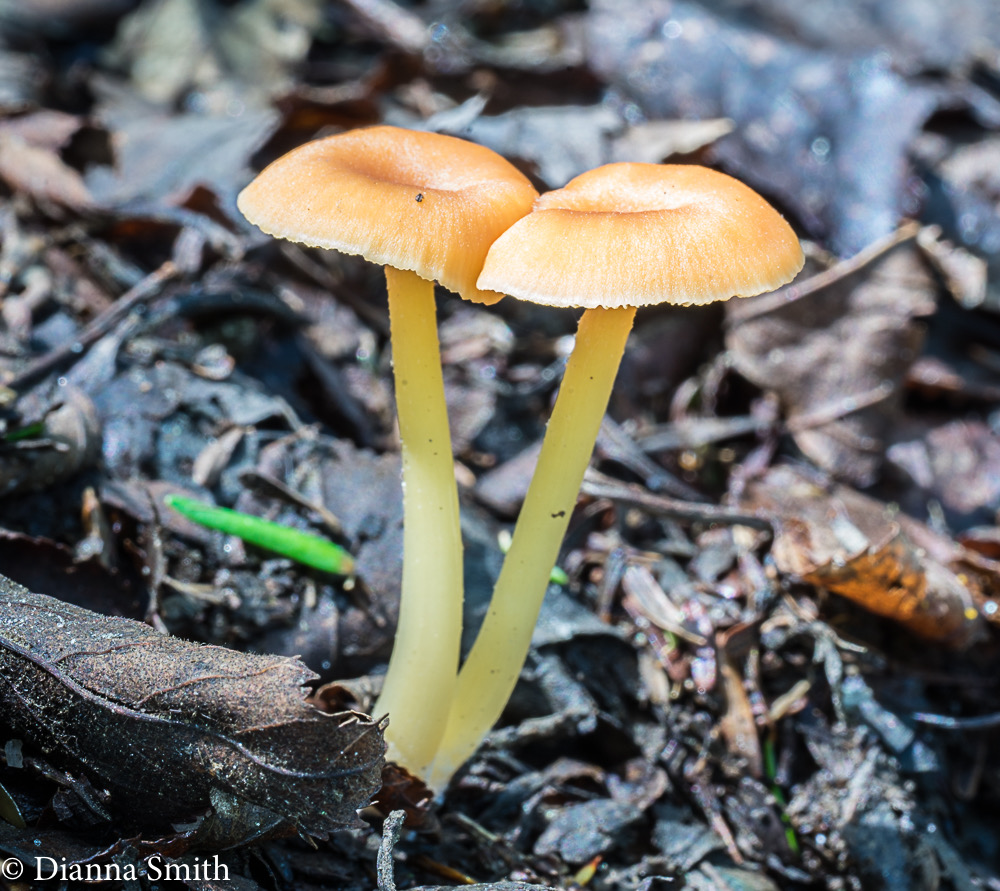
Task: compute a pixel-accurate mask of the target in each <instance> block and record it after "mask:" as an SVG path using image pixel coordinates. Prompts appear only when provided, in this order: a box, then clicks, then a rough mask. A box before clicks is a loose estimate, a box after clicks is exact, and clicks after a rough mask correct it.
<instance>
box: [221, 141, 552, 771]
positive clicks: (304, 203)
mask: <svg viewBox="0 0 1000 891" xmlns="http://www.w3.org/2000/svg"><path fill="white" fill-rule="evenodd" d="M536 195H537V193H536V192H535V190H534V188H533V187H532V186H531V184H530V183H529V182H528V180H527V178H526V177H524V176H523V175H522V174H521V173H519V172H518V171H517V170H516V169H515V168H514V167H513V166H512V165H511V164H510V163H508V162H507V161H506V160H504V159H503V158H502V157H500V156H499V155H498V154H496V153H495V152H493V151H491V150H490V149H487V148H484V147H482V146H479V145H475V144H474V143H470V142H466V141H465V140H461V139H456V138H454V137H451V136H441V135H438V134H434V133H422V132H416V131H411V130H402V129H399V128H396V127H372V128H369V129H360V130H353V131H349V132H346V133H342V134H338V135H336V136H330V137H327V138H325V139H319V140H316V141H315V142H310V143H307V144H306V145H303V146H300V147H299V148H297V149H295V150H293V151H291V152H289V153H288V154H287V155H284V156H283V157H281V158H279V159H278V160H277V161H275V162H274V163H273V164H271V165H270V166H269V167H267V168H266V169H265V170H264V171H263V172H262V173H261V174H260V175H259V176H258V177H257V178H256V179H255V180H254V181H253V182H252V183H251V184H250V185H249V186H247V187H246V189H244V190H243V192H241V193H240V195H239V198H238V202H237V203H238V206H239V209H240V211H241V212H242V213H243V214H244V216H246V217H247V219H248V220H250V221H251V222H252V223H255V224H256V225H257V226H259V227H260V228H261V229H262V230H263V231H265V232H267V233H268V234H270V235H275V236H277V237H279V238H286V239H289V240H291V241H297V242H301V243H304V244H307V245H311V246H313V247H321V248H331V249H333V250H338V251H342V252H344V253H348V254H360V255H362V256H363V257H365V258H367V259H368V260H371V261H373V262H376V263H381V264H383V265H384V266H385V273H386V281H387V284H388V292H389V320H390V336H391V339H392V352H393V369H394V374H395V382H396V409H397V414H398V418H399V432H400V440H401V447H402V462H403V488H404V508H403V514H404V521H403V522H404V528H403V581H402V591H401V594H400V607H399V624H398V627H397V630H396V639H395V643H394V646H393V652H392V657H391V659H390V662H389V669H388V673H387V675H386V678H385V683H384V686H383V690H382V694H381V696H380V698H379V700H378V702H377V703H376V711H377V712H378V713H380V714H382V713H385V712H388V713H389V715H390V720H391V724H390V727H389V731H388V732H387V734H386V740H387V742H388V743H389V752H390V757H392V758H394V759H395V760H396V761H398V762H399V763H401V764H404V765H405V766H407V767H408V768H409V769H410V770H412V771H414V772H416V773H422V772H423V771H424V770H425V769H426V767H427V765H428V764H429V762H430V760H431V757H432V755H433V753H434V750H435V748H436V745H437V742H438V740H439V738H440V735H441V733H442V732H443V729H444V721H445V717H446V715H447V713H448V708H449V705H450V702H451V696H452V693H453V690H454V685H455V676H456V673H457V670H458V659H459V645H460V639H461V623H462V597H463V592H462V581H463V580H462V539H461V531H460V528H459V512H458V490H457V486H456V483H455V470H454V459H453V456H452V450H451V436H450V434H449V430H448V418H447V414H446V409H445V401H444V383H443V379H442V372H441V360H440V349H439V344H438V336H437V326H436V320H435V304H434V284H433V283H434V281H438V282H440V283H441V284H442V285H444V287H446V288H448V289H450V290H452V291H456V292H458V293H459V294H460V295H461V296H462V297H465V298H467V299H470V300H474V301H477V302H481V303H493V302H495V301H496V300H499V299H500V297H501V295H500V294H498V293H496V292H491V291H484V290H480V289H479V288H478V287H477V286H476V279H477V277H478V276H479V273H480V271H481V269H482V264H483V260H484V258H485V256H486V252H487V250H488V249H489V247H490V245H491V244H492V243H493V241H494V240H495V239H496V238H497V236H499V235H500V233H502V232H503V231H505V230H506V229H507V228H508V227H509V226H510V225H511V224H512V223H514V222H515V221H516V220H518V219H519V218H520V217H522V216H524V215H525V214H526V213H528V211H529V210H530V209H531V203H532V201H533V199H534V198H535V197H536Z"/></svg>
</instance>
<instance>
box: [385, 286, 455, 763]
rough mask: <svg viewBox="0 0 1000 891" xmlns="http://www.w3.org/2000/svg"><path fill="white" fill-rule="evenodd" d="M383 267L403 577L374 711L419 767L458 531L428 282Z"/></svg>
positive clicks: (403, 759)
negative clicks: (399, 461)
mask: <svg viewBox="0 0 1000 891" xmlns="http://www.w3.org/2000/svg"><path fill="white" fill-rule="evenodd" d="M385 276H386V282H387V284H388V290H389V324H390V329H391V331H390V333H391V336H392V351H393V373H394V375H395V382H396V411H397V415H398V418H399V435H400V440H401V445H402V456H403V582H402V592H401V594H400V604H399V624H398V626H397V629H396V641H395V644H394V646H393V650H392V657H391V658H390V660H389V669H388V672H387V674H386V676H385V683H384V685H383V687H382V694H381V696H379V699H378V702H377V703H376V704H375V708H374V714H377V715H381V714H385V713H386V712H388V714H389V720H390V723H389V728H388V730H387V731H386V742H387V743H388V746H389V750H388V757H389V758H390V759H392V760H394V761H397V762H398V763H400V764H403V765H404V766H405V767H407V768H408V769H409V770H410V771H412V772H413V773H416V774H419V775H424V774H425V773H426V769H427V767H428V765H429V764H430V762H431V759H432V758H433V756H434V752H435V750H436V749H437V746H438V743H439V741H440V739H441V735H442V733H443V731H444V726H445V721H446V719H447V715H448V710H449V707H450V704H451V699H452V694H453V692H454V689H455V676H456V673H457V671H458V658H459V646H460V642H461V635H462V534H461V529H460V526H459V511H458V488H457V486H456V483H455V465H454V459H453V457H452V451H451V433H450V432H449V429H448V415H447V411H446V408H445V400H444V379H443V376H442V373H441V353H440V346H439V344H438V335H437V324H436V315H435V305H434V283H433V282H430V281H427V280H425V279H422V278H420V277H419V276H418V275H416V274H415V273H413V272H406V271H402V270H399V269H394V268H392V267H390V266H387V267H386V270H385Z"/></svg>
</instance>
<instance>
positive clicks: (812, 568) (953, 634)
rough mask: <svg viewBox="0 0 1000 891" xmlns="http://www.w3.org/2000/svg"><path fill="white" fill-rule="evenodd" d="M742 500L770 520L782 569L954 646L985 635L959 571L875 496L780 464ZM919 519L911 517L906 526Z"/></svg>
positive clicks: (775, 550)
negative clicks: (828, 483) (920, 545)
mask: <svg viewBox="0 0 1000 891" xmlns="http://www.w3.org/2000/svg"><path fill="white" fill-rule="evenodd" d="M742 503H743V505H744V507H747V508H751V509H756V510H757V511H759V512H762V513H765V514H766V515H768V516H769V517H770V518H771V519H772V522H773V523H774V526H775V539H774V544H773V545H772V554H773V556H774V561H775V564H776V565H777V567H778V569H779V570H780V571H781V572H784V573H788V574H790V575H793V576H797V577H798V578H801V579H802V580H803V581H806V582H809V583H811V584H814V585H817V586H819V587H821V588H826V589H828V590H830V591H833V592H835V593H837V594H840V595H841V596H842V597H846V598H848V599H849V600H852V601H854V602H855V603H857V604H859V605H860V606H862V607H864V608H865V609H867V610H869V611H871V612H873V613H875V614H877V615H880V616H884V617H886V618H888V619H893V620H894V621H896V622H899V623H901V624H902V625H905V626H906V627H907V628H909V629H910V630H911V631H912V632H914V633H915V634H918V635H920V636H921V637H923V638H925V639H927V640H932V641H936V642H940V643H944V644H947V645H948V646H951V647H955V648H956V649H958V648H961V647H964V646H966V645H967V644H969V643H970V642H972V641H973V640H974V639H975V638H976V637H977V636H978V635H979V634H981V632H982V619H981V618H980V615H979V611H978V610H977V608H976V605H975V603H974V598H973V594H972V592H971V591H970V590H969V589H968V588H967V587H966V585H965V583H964V582H963V579H962V577H961V576H960V575H958V574H956V573H955V572H953V571H952V570H951V569H950V568H949V567H947V566H945V565H944V564H942V563H940V562H938V561H937V560H936V559H934V557H933V556H931V555H930V554H928V553H927V552H926V551H925V550H923V549H922V548H918V547H917V546H915V545H914V544H913V540H912V534H908V532H907V531H904V529H903V526H902V523H901V522H899V521H897V520H896V518H895V517H894V516H893V515H892V514H891V512H889V510H888V509H887V508H886V506H885V505H884V504H882V503H880V502H878V501H876V500H875V499H873V498H869V497H868V496H866V495H862V494H861V493H860V492H857V491H855V490H853V489H850V488H848V487H847V486H830V487H828V486H824V485H823V484H822V482H821V481H819V480H817V479H814V478H812V477H810V476H808V475H807V474H806V473H805V472H804V471H801V470H798V469H796V468H793V467H790V466H778V467H774V468H771V470H769V471H768V472H767V474H766V475H765V476H764V477H763V478H762V479H760V480H756V481H754V482H752V483H750V484H749V485H748V486H747V488H746V491H745V493H744V496H743V499H742ZM920 525H921V524H919V523H917V522H916V521H915V520H912V519H909V518H907V521H906V526H907V529H908V530H911V529H913V528H914V527H919V526H920Z"/></svg>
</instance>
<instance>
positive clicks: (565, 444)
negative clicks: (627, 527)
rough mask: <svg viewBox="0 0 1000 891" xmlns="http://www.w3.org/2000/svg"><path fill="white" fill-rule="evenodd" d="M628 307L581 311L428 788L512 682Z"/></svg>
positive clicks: (448, 772)
mask: <svg viewBox="0 0 1000 891" xmlns="http://www.w3.org/2000/svg"><path fill="white" fill-rule="evenodd" d="M634 316H635V309H634V308H632V307H627V308H621V309H588V310H587V311H586V312H584V314H583V317H582V318H581V319H580V326H579V329H578V331H577V336H576V346H575V347H574V349H573V354H572V355H571V356H570V359H569V362H568V363H567V365H566V371H565V374H564V375H563V381H562V386H561V387H560V389H559V395H558V397H557V398H556V404H555V407H554V408H553V410H552V417H551V418H550V419H549V423H548V428H547V429H546V432H545V439H544V441H543V442H542V450H541V453H540V454H539V456H538V465H537V466H536V468H535V473H534V475H533V476H532V479H531V485H530V486H529V487H528V492H527V495H526V496H525V499H524V504H523V505H522V507H521V512H520V515H519V516H518V519H517V525H516V526H515V528H514V536H513V540H512V542H511V546H510V550H509V551H508V552H507V556H506V558H505V559H504V563H503V567H502V569H501V570H500V577H499V578H498V579H497V583H496V587H495V588H494V589H493V597H492V599H491V601H490V607H489V611H488V612H487V614H486V618H485V619H484V620H483V624H482V627H481V628H480V630H479V634H478V636H477V637H476V642H475V644H473V647H472V650H471V651H470V652H469V656H468V658H467V659H466V660H465V663H464V664H463V665H462V669H461V671H460V672H459V675H458V686H457V688H456V690H455V698H454V701H453V703H452V706H451V711H450V712H449V713H448V723H447V726H446V728H445V731H444V736H443V737H442V740H441V745H440V748H439V749H438V753H437V755H436V757H435V759H434V763H433V765H432V766H431V773H430V776H429V778H428V780H429V783H430V786H431V787H432V788H434V789H442V788H444V786H446V785H447V783H448V780H449V779H450V778H451V776H452V774H453V773H454V772H455V771H456V770H457V769H458V768H459V767H460V766H461V765H462V763H463V762H464V761H466V760H467V759H468V758H469V757H470V756H471V755H472V754H473V753H474V752H475V750H476V748H477V747H478V746H479V744H480V743H481V742H482V740H483V738H484V737H485V736H486V734H487V732H489V730H490V728H491V727H492V726H493V724H494V723H495V722H496V720H497V719H498V718H499V717H500V714H501V713H502V712H503V708H504V706H505V705H506V703H507V700H508V699H509V698H510V694H511V692H512V691H513V689H514V686H515V684H516V683H517V679H518V676H519V675H520V673H521V666H522V665H523V664H524V661H525V658H526V657H527V655H528V649H529V647H530V645H531V636H532V632H533V630H534V627H535V622H536V621H537V619H538V613H539V611H540V610H541V607H542V600H543V598H544V597H545V591H546V589H547V587H548V579H549V574H550V573H551V571H552V567H553V566H554V565H555V562H556V559H557V558H558V556H559V547H560V545H561V544H562V540H563V537H564V536H565V534H566V528H567V526H568V525H569V519H570V515H571V514H572V513H573V508H574V506H575V505H576V498H577V494H578V493H579V491H580V484H581V483H582V482H583V474H584V472H585V471H586V469H587V465H588V463H589V462H590V456H591V453H592V452H593V449H594V443H595V442H596V440H597V432H598V430H599V429H600V426H601V421H602V420H603V418H604V412H605V410H606V409H607V405H608V400H609V399H610V397H611V388H612V386H613V384H614V381H615V376H616V375H617V373H618V366H619V364H620V363H621V358H622V355H623V354H624V352H625V341H626V340H627V339H628V334H629V331H630V330H631V328H632V320H633V318H634Z"/></svg>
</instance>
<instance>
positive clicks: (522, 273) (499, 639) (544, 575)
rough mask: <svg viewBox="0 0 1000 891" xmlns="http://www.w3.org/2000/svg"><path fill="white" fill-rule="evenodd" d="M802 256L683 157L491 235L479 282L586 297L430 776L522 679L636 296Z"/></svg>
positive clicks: (710, 296)
mask: <svg viewBox="0 0 1000 891" xmlns="http://www.w3.org/2000/svg"><path fill="white" fill-rule="evenodd" d="M802 264H803V257H802V250H801V248H800V246H799V242H798V239H797V238H796V237H795V234H794V232H792V229H791V227H790V226H789V225H788V224H787V223H786V222H785V221H784V219H783V218H782V217H781V216H780V215H779V214H778V213H777V211H775V210H774V208H772V207H771V206H770V205H769V204H768V203H767V202H766V201H764V199H763V198H761V197H760V196H759V195H758V194H757V193H756V192H754V191H753V190H751V189H750V188H748V187H747V186H745V185H743V184H742V183H740V182H739V181H737V180H735V179H733V178H732V177H729V176H726V175H725V174H722V173H717V172H715V171H712V170H707V169H705V168H702V167H695V166H687V165H658V164H630V163H621V164H609V165H606V166H604V167H599V168H597V169H596V170H591V171H589V172H588V173H584V174H583V175H581V176H578V177H576V179H574V180H572V181H571V182H570V183H568V184H567V185H566V186H565V187H563V188H562V189H559V190H556V191H553V192H547V193H545V194H543V195H542V196H541V197H540V198H538V200H537V201H536V202H535V206H534V210H533V211H532V212H531V213H530V214H529V215H527V216H525V217H523V218H522V219H521V220H520V221H518V222H517V223H515V224H514V225H513V226H512V227H511V228H510V229H508V230H507V231H506V232H505V233H504V234H503V235H501V236H500V237H499V238H498V239H497V241H496V242H495V243H494V244H493V247H492V248H490V252H489V254H488V255H487V258H486V264H485V266H484V268H483V273H482V275H481V276H480V277H479V281H478V285H479V287H481V288H490V289H494V290H497V291H503V292H504V293H506V294H509V295H511V296H513V297H517V298H519V299H521V300H529V301H531V302H533V303H540V304H545V305H548V306H565V307H573V306H576V307H585V311H584V313H583V316H582V318H581V319H580V323H579V329H578V332H577V337H576V344H575V347H574V350H573V353H572V355H571V356H570V359H569V362H568V363H567V366H566V370H565V373H564V376H563V381H562V385H561V387H560V390H559V395H558V397H557V399H556V403H555V406H554V408H553V411H552V416H551V418H550V420H549V423H548V427H547V429H546V432H545V438H544V440H543V444H542V450H541V453H540V455H539V458H538V464H537V467H536V469H535V472H534V475H533V477H532V480H531V485H530V486H529V489H528V492H527V494H526V496H525V500H524V504H523V506H522V508H521V512H520V515H519V517H518V520H517V524H516V526H515V529H514V536H513V540H512V543H511V547H510V550H509V551H508V552H507V556H506V558H505V560H504V564H503V567H502V569H501V572H500V577H499V579H498V580H497V583H496V587H495V588H494V591H493V598H492V600H491V601H490V607H489V611H488V613H487V615H486V618H485V620H484V621H483V624H482V627H481V629H480V631H479V634H478V637H477V638H476V641H475V644H474V645H473V647H472V650H471V651H470V653H469V655H468V658H467V659H466V661H465V663H464V664H463V666H462V669H461V671H460V673H459V679H458V687H457V689H456V692H455V699H454V702H453V704H452V708H451V712H450V714H449V716H448V724H447V727H446V729H445V733H444V736H443V738H442V741H441V746H440V748H439V750H438V754H437V756H436V757H435V761H434V764H433V765H432V767H431V773H430V777H429V782H430V784H431V786H432V787H434V788H441V787H442V786H443V785H445V784H446V783H447V781H448V779H449V778H450V777H451V775H452V774H453V772H454V771H455V770H456V769H457V768H458V767H459V766H461V764H462V763H463V762H464V761H465V760H466V759H467V758H469V757H470V756H471V755H472V754H473V752H474V751H475V750H476V748H477V746H478V745H479V743H480V742H481V741H482V739H483V737H484V736H485V734H486V733H487V731H488V730H489V729H490V727H491V726H492V725H493V724H494V722H495V721H496V720H497V718H499V716H500V714H501V712H502V711H503V708H504V705H505V704H506V702H507V699H508V698H509V696H510V693H511V691H512V690H513V688H514V685H515V683H516V682H517V678H518V675H519V674H520V670H521V666H522V665H523V663H524V660H525V657H526V656H527V653H528V648H529V645H530V643H531V635H532V631H533V629H534V626H535V622H536V620H537V618H538V613H539V610H540V609H541V604H542V599H543V597H544V595H545V590H546V587H547V582H548V577H549V573H550V571H551V569H552V566H553V565H554V563H555V562H556V559H557V557H558V553H559V547H560V544H561V542H562V539H563V536H564V535H565V533H566V528H567V525H568V524H569V518H570V515H571V513H572V512H573V507H574V505H575V503H576V496H577V493H578V491H579V488H580V484H581V482H582V480H583V474H584V471H585V470H586V468H587V464H588V462H589V460H590V455H591V452H592V451H593V446H594V442H595V440H596V438H597V431H598V428H599V427H600V424H601V420H602V419H603V417H604V412H605V409H606V407H607V404H608V400H609V398H610V395H611V388H612V385H613V383H614V379H615V375H616V374H617V371H618V365H619V363H620V361H621V357H622V354H623V352H624V349H625V342H626V339H627V338H628V334H629V331H630V329H631V327H632V320H633V317H634V315H635V310H636V307H638V306H647V305H650V304H657V303H675V304H704V303H710V302H712V301H716V300H727V299H728V298H729V297H731V296H734V295H735V296H750V295H753V294H760V293H763V292H765V291H770V290H773V289H774V288H777V287H778V286H779V285H782V284H784V283H786V282H788V281H790V280H791V279H792V278H793V277H794V276H795V274H796V273H797V272H798V271H799V270H800V269H801V268H802Z"/></svg>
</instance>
